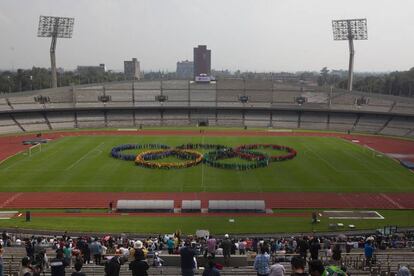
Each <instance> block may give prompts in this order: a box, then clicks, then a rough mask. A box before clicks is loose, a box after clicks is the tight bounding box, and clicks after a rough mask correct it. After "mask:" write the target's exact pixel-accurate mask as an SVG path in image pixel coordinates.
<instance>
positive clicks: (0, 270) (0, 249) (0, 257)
mask: <svg viewBox="0 0 414 276" xmlns="http://www.w3.org/2000/svg"><path fill="white" fill-rule="evenodd" d="M3 254H4V249H3V246H2V245H0V276H3V274H4V273H3V270H4V268H3Z"/></svg>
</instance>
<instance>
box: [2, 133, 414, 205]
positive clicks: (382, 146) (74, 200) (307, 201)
mask: <svg viewBox="0 0 414 276" xmlns="http://www.w3.org/2000/svg"><path fill="white" fill-rule="evenodd" d="M79 135H138V136H143V135H145V136H161V135H170V136H171V135H175V136H202V135H204V136H250V137H254V136H330V137H341V138H344V139H347V140H359V143H360V144H361V145H366V146H369V147H371V148H373V149H375V150H377V151H380V152H383V153H389V154H402V155H406V156H409V157H408V158H407V160H410V161H414V158H413V156H414V141H413V140H403V139H398V138H389V137H381V136H368V135H353V134H352V135H347V134H342V133H319V132H269V131H250V130H244V131H233V130H206V131H203V132H200V131H197V130H140V131H79V132H55V133H46V134H43V138H50V139H58V138H60V137H63V136H79ZM33 136H34V135H33V134H32V135H18V136H3V137H0V160H5V159H7V158H8V157H10V156H13V155H14V154H16V153H18V152H20V151H22V150H24V149H25V148H27V146H23V145H22V143H21V142H22V141H23V140H25V139H28V138H33ZM0 164H1V161H0ZM118 199H174V202H175V203H174V204H175V207H176V208H179V207H180V203H181V200H183V199H187V200H191V199H199V200H201V202H202V208H207V204H208V200H212V199H245V200H248V199H254V200H258V199H262V200H265V201H266V208H272V209H281V208H286V209H295V208H301V209H303V208H352V209H360V208H369V209H414V193H300V192H299V193H297V192H295V193H205V192H201V193H105V192H84V193H76V192H39V193H36V192H28V193H13V192H0V208H15V209H17V208H20V209H26V208H107V207H108V205H109V202H110V201H114V202H116V200H118Z"/></svg>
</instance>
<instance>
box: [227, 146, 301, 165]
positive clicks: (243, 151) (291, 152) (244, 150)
mask: <svg viewBox="0 0 414 276" xmlns="http://www.w3.org/2000/svg"><path fill="white" fill-rule="evenodd" d="M269 148H270V149H273V150H281V151H285V152H287V154H281V155H271V156H269V159H270V161H272V162H275V161H285V160H289V159H293V158H294V157H295V156H296V155H297V151H296V150H295V149H293V148H291V147H287V146H281V145H275V144H249V145H242V146H238V147H236V148H235V149H234V151H235V152H238V153H239V154H240V155H241V156H243V158H245V159H254V158H257V155H252V154H251V153H250V152H249V151H251V150H258V149H269Z"/></svg>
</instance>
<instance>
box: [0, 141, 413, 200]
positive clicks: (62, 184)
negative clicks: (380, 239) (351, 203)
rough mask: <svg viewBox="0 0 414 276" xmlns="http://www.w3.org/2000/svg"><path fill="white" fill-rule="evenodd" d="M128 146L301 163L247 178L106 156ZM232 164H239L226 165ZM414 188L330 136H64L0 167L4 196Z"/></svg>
mask: <svg viewBox="0 0 414 276" xmlns="http://www.w3.org/2000/svg"><path fill="white" fill-rule="evenodd" d="M126 143H137V144H141V143H163V144H167V145H170V146H177V145H180V144H183V143H211V144H224V145H228V146H237V145H240V144H250V143H274V144H280V145H287V146H291V147H293V148H295V149H296V150H297V151H298V156H297V157H296V158H295V159H293V160H289V161H284V162H276V163H272V164H271V165H270V166H269V167H267V168H261V169H256V170H250V171H232V170H223V169H216V168H212V167H209V166H207V165H199V166H197V167H193V168H188V169H181V170H152V169H145V168H140V167H137V166H135V165H134V163H133V162H127V161H122V160H117V159H113V158H111V157H110V156H109V153H110V150H111V148H112V147H114V146H116V145H120V144H126ZM232 161H236V162H240V160H227V161H226V162H232ZM413 183H414V174H413V173H412V172H410V171H409V170H407V169H405V168H403V167H402V166H400V165H399V164H398V163H397V162H395V161H394V160H392V159H390V158H388V157H386V156H383V155H380V156H378V155H377V154H376V153H374V152H372V151H370V150H368V149H366V148H364V147H361V146H358V145H355V144H353V143H351V142H348V141H345V140H342V139H339V138H330V137H183V136H172V137H165V136H159V137H149V136H141V137H139V136H79V137H65V138H61V139H59V140H57V141H53V142H51V143H49V144H47V145H44V146H43V147H42V151H41V152H34V153H33V154H32V156H28V155H27V154H23V153H22V154H18V155H16V156H14V157H12V158H10V159H8V160H7V161H5V162H3V163H2V164H0V191H3V192H4V191H12V192H28V191H74V192H82V191H107V192H115V191H116V192H141V191H145V192H159V191H162V192H180V191H185V192H192V191H193V192H198V191H209V192H224V191H225V192H274V191H286V192H295V191H304V192H413V191H414V184H413Z"/></svg>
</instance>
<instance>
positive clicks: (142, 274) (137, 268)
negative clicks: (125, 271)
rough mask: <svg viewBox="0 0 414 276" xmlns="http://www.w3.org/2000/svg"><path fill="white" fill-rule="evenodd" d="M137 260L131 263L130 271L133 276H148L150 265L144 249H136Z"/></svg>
mask: <svg viewBox="0 0 414 276" xmlns="http://www.w3.org/2000/svg"><path fill="white" fill-rule="evenodd" d="M134 257H135V259H134V260H133V261H132V262H130V263H129V270H131V271H132V275H133V276H147V275H148V272H147V270H148V269H149V265H148V263H147V260H146V259H145V256H144V251H142V249H136V251H135V256H134Z"/></svg>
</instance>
